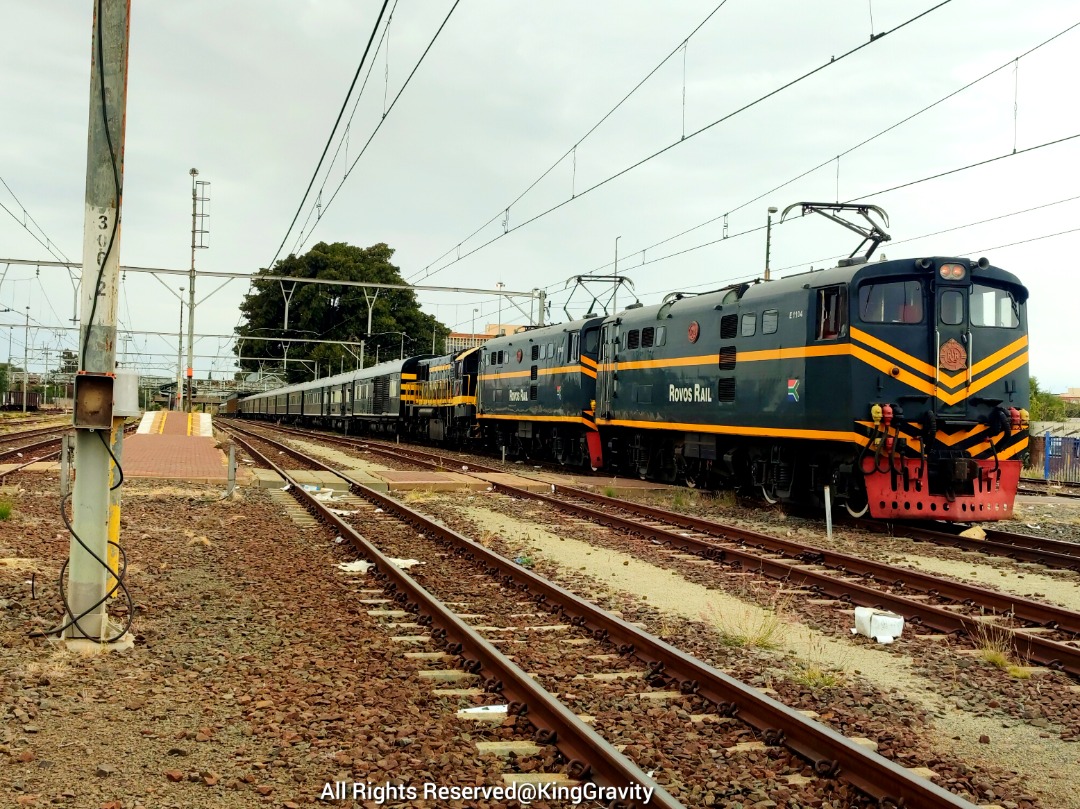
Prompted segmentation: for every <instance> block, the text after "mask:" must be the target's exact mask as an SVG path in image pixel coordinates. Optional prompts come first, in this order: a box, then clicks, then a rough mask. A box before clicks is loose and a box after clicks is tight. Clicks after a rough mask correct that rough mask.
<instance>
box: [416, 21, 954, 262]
mask: <svg viewBox="0 0 1080 809" xmlns="http://www.w3.org/2000/svg"><path fill="white" fill-rule="evenodd" d="M951 2H952V0H942V2H940V3H938V4H937V5H935V6H932V7H931V8H929V9H926V10H925V11H922V12H920V13H919V14H916V15H915V16H914V17H911V18H909V19H908V20H905V21H904V22H902V23H900V24H899V25H896V26H894V27H893V28H890V29H889V30H887V31H882V32H881V33H880V34H878V35H877V36H876V37H875V38H874V39H872V40H871V41H869V42H864V43H862V44H861V45H857V46H855V47H854V48H851V49H850V50H848V51H845V52H844V53H842V54H840V55H839V56H833V57H831V58H830V59H829V61H827V62H824V63H823V64H821V65H818V66H817V67H815V68H813V69H811V70H809V71H807V72H806V73H803V74H801V75H800V76H797V77H796V78H794V79H792V80H791V81H788V82H786V83H785V84H782V85H781V86H779V87H777V88H775V89H774V90H771V91H770V92H768V93H765V94H764V95H762V96H759V97H758V98H756V99H754V100H753V101H751V102H749V103H747V104H744V105H743V106H741V107H739V108H738V109H735V110H733V111H732V112H729V113H727V114H726V115H723V116H722V117H720V118H717V119H716V120H715V121H712V122H711V123H708V124H706V125H705V126H702V127H700V128H699V129H697V130H695V131H694V132H691V133H690V134H689V135H686V136H685V137H683V138H680V139H678V140H676V141H674V142H672V143H669V144H668V145H667V146H664V147H663V148H661V149H658V150H657V151H655V152H653V153H652V154H650V155H648V156H646V157H643V158H642V159H640V160H638V161H636V162H634V163H632V164H630V165H628V166H626V167H624V168H622V169H620V170H619V171H617V172H615V173H614V174H611V175H609V176H608V177H606V178H604V179H603V180H600V181H599V182H597V183H594V184H593V185H591V186H589V187H588V188H586V189H585V190H583V191H581V192H579V193H577V194H576V195H575V196H572V197H569V198H567V199H564V200H563V201H562V202H559V203H557V204H555V205H552V206H551V207H549V208H547V209H545V210H543V211H541V212H540V213H537V214H535V215H533V216H531V217H529V218H528V219H526V220H524V221H522V222H521V223H519V224H517V225H514V226H508V227H506V228H504V230H503V231H502V232H501V233H499V234H497V235H495V236H493V237H492V238H490V239H488V240H487V241H485V242H482V243H481V244H480V245H478V246H477V247H474V248H473V249H471V250H468V251H466V252H463V253H460V254H458V256H457V257H456V258H454V259H452V260H451V261H448V262H447V263H446V264H444V265H442V266H441V267H438V268H436V269H434V270H425V271H424V275H423V276H421V279H420V280H425V279H427V278H430V277H431V276H433V275H437V274H438V273H440V272H442V271H443V270H446V269H448V268H449V267H451V266H453V265H454V264H457V263H458V262H460V261H463V260H465V259H466V258H468V257H469V256H472V255H474V254H476V253H478V252H480V251H481V250H483V249H484V248H486V247H488V246H490V245H492V244H494V243H495V242H496V241H498V240H499V239H502V238H503V237H505V236H508V235H510V234H511V233H513V232H515V231H517V230H521V229H522V228H524V227H528V226H529V225H531V224H532V223H533V222H536V221H538V220H540V219H543V218H544V217H546V216H548V215H549V214H551V213H554V212H555V211H557V210H559V209H561V208H563V207H565V206H566V205H569V204H570V203H571V202H574V201H576V200H579V199H581V198H582V197H583V196H585V195H586V194H589V193H591V192H593V191H595V190H597V189H598V188H602V187H603V186H605V185H607V184H608V183H610V182H612V181H614V180H616V179H618V178H619V177H622V176H623V175H624V174H628V173H629V172H631V171H633V170H634V169H636V168H639V167H640V166H643V165H645V164H646V163H648V162H649V161H651V160H654V159H655V158H657V157H659V156H660V155H662V154H664V153H666V152H668V151H670V150H671V149H674V148H675V147H677V146H680V145H681V144H683V143H686V142H687V141H689V140H692V139H693V138H695V137H697V136H698V135H700V134H702V133H704V132H707V131H708V130H710V129H712V128H713V127H715V126H718V125H719V124H722V123H724V122H725V121H728V120H730V119H732V118H734V117H735V116H737V115H739V114H741V113H743V112H746V111H747V110H749V109H751V108H753V107H755V106H757V105H758V104H761V103H762V102H764V101H766V100H768V99H769V98H772V97H773V96H775V95H777V94H779V93H782V92H783V91H784V90H787V89H789V88H791V87H793V86H795V85H796V84H798V83H800V82H802V81H804V80H806V79H808V78H810V77H811V76H813V75H815V74H816V73H819V72H821V71H822V70H825V69H826V68H828V67H831V66H833V65H836V64H839V63H840V62H841V61H843V60H844V59H846V58H848V57H849V56H852V55H854V54H856V53H858V52H859V51H861V50H862V49H863V48H866V47H869V46H870V45H873V44H874V43H876V42H880V41H881V40H882V39H884V38H885V37H886V36H888V35H889V34H892V33H895V32H897V31H899V30H901V29H902V28H905V27H907V26H908V25H911V24H912V23H914V22H916V21H918V20H920V19H922V18H923V17H925V16H927V15H928V14H931V13H933V12H934V11H937V10H938V9H940V8H942V7H944V6H946V5H948V4H949V3H951ZM496 218H497V217H496ZM491 221H494V220H491ZM489 224H490V221H489ZM485 227H486V226H485ZM474 235H475V234H474ZM470 238H471V237H470ZM461 244H464V242H459V243H458V245H457V247H460V245H461ZM453 249H457V248H452V250H453ZM448 252H451V251H448ZM443 255H444V256H445V255H447V254H446V253H444V254H443ZM429 266H430V265H429ZM413 277H415V276H413Z"/></svg>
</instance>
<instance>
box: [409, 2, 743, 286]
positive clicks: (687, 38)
mask: <svg viewBox="0 0 1080 809" xmlns="http://www.w3.org/2000/svg"><path fill="white" fill-rule="evenodd" d="M725 3H727V0H722V2H721V3H720V4H719V5H717V6H716V7H715V8H714V9H713V10H712V11H710V12H709V13H708V15H706V17H705V19H703V20H702V21H701V22H700V23H698V24H697V25H696V26H695V27H694V29H693V30H692V31H691V32H690V33H689V34H687V35H686V36H685V37H683V38H682V40H681V41H680V42H679V44H678V45H676V46H675V48H674V49H672V50H671V52H670V53H668V55H667V56H665V57H664V58H663V59H661V60H660V62H659V63H657V65H656V66H655V67H654V68H653V69H652V70H650V71H649V72H648V73H647V74H645V77H644V78H643V79H641V81H639V82H638V83H637V84H635V85H634V86H633V88H631V90H630V92H628V93H627V94H626V95H624V96H623V97H622V98H621V99H619V101H618V102H617V103H616V104H615V106H614V107H612V108H611V109H610V110H608V111H607V112H606V113H604V114H603V115H602V116H601V117H600V120H598V121H597V122H596V123H595V124H593V125H592V126H591V127H589V130H588V131H587V132H586V133H585V134H584V135H582V136H581V137H580V138H578V139H577V140H576V141H575V142H574V145H573V146H571V147H570V148H569V149H567V150H566V151H565V152H563V153H562V155H560V156H559V159H558V160H556V161H555V162H554V163H552V164H551V165H550V166H548V167H547V169H545V170H544V172H543V173H542V174H541V175H540V176H539V177H537V178H536V179H535V180H533V181H532V182H531V183H530V184H529V185H528V187H527V188H526V189H525V190H524V191H522V192H521V193H520V194H518V195H517V196H516V197H515V198H514V199H513V200H512V201H511V202H510V204H509V205H507V206H504V207H503V208H502V209H500V210H499V212H498V213H497V214H495V215H494V216H493V217H491V219H489V220H488V221H487V222H485V223H484V224H482V225H481V226H480V227H478V228H477V229H476V230H474V231H473V232H472V233H470V234H469V235H468V236H466V237H465V238H464V239H462V240H461V241H460V242H458V244H457V245H455V246H454V247H451V248H450V249H449V250H447V251H446V252H445V253H443V254H442V255H441V256H439V257H438V258H436V259H435V260H434V261H430V262H428V264H427V265H426V266H425V267H424V269H423V270H419V271H417V272H416V273H414V274H413V275H412V276H411V277H410V280H411V279H412V278H415V277H416V276H417V275H419V274H420V273H422V272H425V271H426V270H427V269H428V268H429V267H431V265H432V264H436V263H438V262H440V261H442V260H443V259H444V258H446V257H447V256H448V255H450V253H452V252H453V251H454V250H456V249H457V248H458V247H459V246H460V245H462V244H464V243H465V242H467V241H469V240H470V239H471V238H473V237H474V236H476V235H477V234H478V233H480V231H482V230H483V229H484V228H486V227H488V226H489V225H491V224H492V223H493V222H495V221H496V220H498V219H499V218H500V217H501V216H503V214H504V212H505V211H506V210H507V209H508V208H512V207H513V206H515V205H517V203H518V202H520V201H521V200H522V198H523V197H524V196H525V195H526V194H528V193H529V192H530V191H532V190H533V189H534V188H535V187H536V186H537V185H538V184H539V183H540V182H541V181H542V180H543V179H544V178H545V177H547V176H548V175H549V174H550V173H551V172H552V171H554V170H555V169H556V168H557V167H558V166H559V165H560V164H561V163H562V162H563V161H564V160H566V158H567V157H568V156H575V159H576V151H577V148H578V147H579V146H580V145H581V144H582V143H584V142H585V141H586V139H588V137H589V136H590V135H592V133H593V132H595V131H596V130H597V129H599V128H600V126H601V125H602V124H603V123H604V121H606V120H607V119H608V118H610V117H611V116H612V115H613V114H615V112H616V111H618V109H619V108H620V107H621V106H622V105H623V104H625V103H626V102H627V101H628V100H629V99H630V97H631V96H633V95H634V93H636V92H637V91H638V90H639V89H641V87H642V85H644V84H645V82H647V81H648V80H649V79H651V78H652V77H653V76H654V75H655V74H656V72H657V71H658V70H659V69H660V68H661V67H663V66H664V65H665V64H667V62H668V60H670V59H671V57H672V56H674V55H675V54H677V53H678V52H679V51H680V50H681V51H683V53H684V55H685V48H686V44H687V43H688V42H689V41H690V39H691V38H692V37H693V36H694V35H695V34H696V33H697V32H698V31H700V30H701V29H702V28H703V27H704V26H705V24H706V23H707V22H708V21H709V20H711V19H712V18H713V16H715V14H716V12H718V11H719V10H720V9H721V8H723V7H724V4H725ZM683 70H684V74H683V81H684V84H685V62H684V64H683ZM685 111H686V95H685V87H684V93H683V113H684V123H683V126H684V130H683V137H684V138H685V137H686V132H685ZM574 196H576V194H575V195H574ZM425 277H426V276H425Z"/></svg>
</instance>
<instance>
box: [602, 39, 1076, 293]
mask: <svg viewBox="0 0 1080 809" xmlns="http://www.w3.org/2000/svg"><path fill="white" fill-rule="evenodd" d="M1078 27H1080V21H1078V22H1075V23H1073V24H1072V25H1070V26H1068V27H1067V28H1064V29H1062V30H1061V31H1058V32H1057V33H1056V34H1054V35H1053V36H1051V37H1049V38H1048V39H1045V40H1043V41H1042V42H1040V43H1039V44H1038V45H1035V46H1034V47H1031V48H1029V49H1028V50H1026V51H1024V52H1023V53H1021V54H1019V55H1017V56H1014V57H1012V58H1011V59H1009V60H1007V61H1005V62H1003V63H1002V64H1000V65H998V66H997V67H995V68H994V69H992V70H989V71H987V72H986V73H984V74H982V75H981V76H979V77H978V78H976V79H973V80H972V81H969V82H968V83H967V84H965V85H963V86H962V87H958V88H957V89H955V90H953V91H952V92H950V93H947V94H946V95H943V96H942V97H941V98H939V99H937V100H936V101H934V102H932V103H930V104H927V105H926V106H925V107H923V108H921V109H919V110H918V111H916V112H913V113H912V114H910V115H908V116H906V117H904V118H901V119H900V120H899V121H896V122H895V123H893V124H890V125H889V126H887V127H885V128H884V129H882V130H880V131H878V132H876V133H874V134H873V135H871V136H870V137H868V138H864V139H863V140H861V141H859V142H858V143H856V144H855V145H853V146H851V147H849V148H847V149H845V150H844V151H842V152H840V153H839V154H837V155H830V156H829V157H828V158H826V159H825V160H823V161H821V162H820V163H818V164H817V165H815V166H814V167H813V168H810V169H807V170H806V171H803V172H801V173H799V174H797V175H795V176H794V177H792V178H790V179H788V180H785V181H784V182H782V183H780V184H779V185H776V186H774V187H772V188H770V189H769V190H768V191H765V192H764V193H761V194H758V195H757V196H755V197H753V198H751V199H748V200H746V201H745V202H743V203H741V204H739V205H736V206H735V207H734V208H731V209H729V210H728V211H726V212H725V213H723V214H720V215H719V216H714V217H712V218H711V219H707V220H706V221H704V222H701V223H700V224H697V225H694V226H692V227H689V228H686V229H685V230H682V231H680V232H679V233H676V234H674V235H673V236H668V237H666V238H664V239H661V240H660V241H657V242H653V243H652V244H650V245H647V246H646V247H642V248H639V249H637V250H631V251H629V252H628V253H627V255H628V256H632V255H636V254H637V253H644V252H645V251H648V250H653V249H655V248H657V247H660V246H661V245H664V244H667V243H668V242H671V241H674V240H675V239H678V238H681V237H682V236H685V235H687V234H689V233H693V232H694V231H695V230H700V229H701V228H703V227H706V226H708V225H711V224H713V223H715V222H718V221H720V220H722V219H724V218H725V217H728V216H730V215H731V214H733V213H736V212H738V211H740V210H742V209H743V208H746V207H748V206H750V205H753V204H754V203H755V202H759V201H761V200H763V199H765V198H766V197H767V196H769V195H771V194H775V193H776V192H777V191H779V190H781V189H782V188H786V187H787V186H789V185H791V184H792V183H795V182H798V181H799V180H801V179H803V178H804V177H807V176H809V175H811V174H813V173H814V172H816V171H818V170H820V169H822V168H824V167H825V166H828V165H829V164H830V163H832V162H833V161H835V160H838V159H839V158H842V157H846V156H848V155H849V154H851V153H852V152H854V151H856V150H858V149H861V148H862V147H863V146H866V145H868V144H870V143H872V142H873V141H875V140H877V139H878V138H880V137H883V136H884V135H887V134H888V133H889V132H892V131H893V130H894V129H897V128H899V127H901V126H903V125H904V124H907V123H910V122H911V121H913V120H914V119H916V118H918V117H919V116H921V115H923V114H924V113H926V112H929V111H930V110H932V109H934V108H935V107H937V106H940V105H941V104H943V103H944V102H946V101H948V100H949V99H951V98H954V97H956V96H957V95H959V94H960V93H963V92H965V91H966V90H970V89H971V88H972V87H974V86H976V85H977V84H979V83H980V82H983V81H985V80H986V79H988V78H990V77H991V76H994V75H996V74H997V73H1000V72H1001V71H1002V70H1004V69H1006V68H1007V67H1009V66H1010V65H1013V64H1015V63H1016V62H1017V61H1018V60H1020V59H1023V58H1024V57H1026V56H1030V55H1031V54H1033V53H1035V52H1036V51H1038V50H1039V49H1040V48H1043V47H1045V46H1047V45H1049V44H1050V43H1052V42H1054V41H1055V40H1057V39H1059V38H1060V37H1062V36H1064V35H1065V34H1067V33H1069V32H1070V31H1072V30H1074V29H1076V28H1078ZM1013 151H1014V152H1015V151H1016V143H1015V140H1014V143H1013ZM754 230H757V228H755V229H754ZM750 232H753V231H750ZM740 235H741V234H740ZM713 243H714V242H709V244H713ZM611 265H612V263H611V262H610V261H608V262H605V263H603V264H601V265H599V266H598V267H595V268H594V269H593V270H591V272H600V271H602V270H606V269H607V268H608V267H610V266H611Z"/></svg>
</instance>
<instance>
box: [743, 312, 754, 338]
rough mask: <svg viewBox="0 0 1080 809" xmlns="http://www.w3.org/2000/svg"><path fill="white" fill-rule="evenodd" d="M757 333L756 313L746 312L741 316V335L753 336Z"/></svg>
mask: <svg viewBox="0 0 1080 809" xmlns="http://www.w3.org/2000/svg"><path fill="white" fill-rule="evenodd" d="M755 334H757V314H756V313H754V312H747V313H746V314H744V315H743V316H742V336H743V337H753V336H754V335H755Z"/></svg>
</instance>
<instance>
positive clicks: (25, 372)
mask: <svg viewBox="0 0 1080 809" xmlns="http://www.w3.org/2000/svg"><path fill="white" fill-rule="evenodd" d="M29 356H30V307H29V306H27V307H26V331H25V332H23V354H22V412H23V414H24V415H25V414H26V389H27V388H28V387H29V386H30V359H29Z"/></svg>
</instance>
